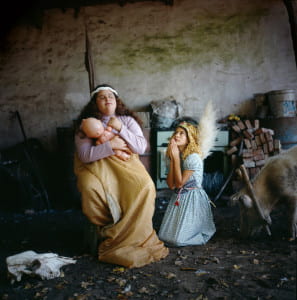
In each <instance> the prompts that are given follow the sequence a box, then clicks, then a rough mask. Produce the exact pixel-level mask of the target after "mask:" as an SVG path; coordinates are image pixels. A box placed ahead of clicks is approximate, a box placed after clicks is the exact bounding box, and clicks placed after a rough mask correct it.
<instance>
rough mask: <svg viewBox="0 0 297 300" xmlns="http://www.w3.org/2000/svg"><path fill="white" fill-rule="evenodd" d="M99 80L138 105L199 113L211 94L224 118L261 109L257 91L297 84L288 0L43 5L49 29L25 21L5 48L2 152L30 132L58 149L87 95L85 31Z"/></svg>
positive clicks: (133, 105) (137, 107)
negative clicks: (171, 102) (169, 101)
mask: <svg viewBox="0 0 297 300" xmlns="http://www.w3.org/2000/svg"><path fill="white" fill-rule="evenodd" d="M86 30H87V32H88V34H89V37H90V41H91V50H92V54H93V59H94V66H95V77H96V84H97V83H110V84H112V85H113V86H114V87H115V88H116V89H117V90H118V92H119V93H120V96H121V98H122V99H123V100H124V101H125V103H126V104H127V105H128V106H129V107H130V108H132V109H134V110H138V111H141V110H147V109H148V105H149V103H150V102H151V101H152V100H158V99H164V98H167V97H173V98H175V99H176V100H177V101H179V102H180V103H182V105H183V107H184V114H185V115H189V116H193V117H198V116H199V114H200V112H201V110H202V108H203V107H204V105H205V103H206V101H208V100H209V99H212V100H213V101H214V102H215V104H216V106H217V108H218V113H219V117H224V116H225V115H227V114H229V113H244V114H247V115H252V114H253V113H254V106H253V100H252V99H253V95H254V94H255V93H262V92H267V91H270V90H275V89H286V88H290V89H292V88H293V89H296V87H297V86H296V82H297V72H296V65H295V59H294V52H293V46H292V41H291V35H290V25H289V21H288V15H287V11H286V8H285V6H284V4H283V1H281V0H273V1H272V0H263V1H257V0H249V1H248V0H228V1H226V0H213V1H202V0H176V1H174V5H173V6H168V5H165V4H163V3H162V2H155V1H152V2H149V1H144V2H137V3H130V4H126V5H124V6H119V5H117V4H110V5H98V6H92V7H83V8H81V9H80V11H79V13H78V15H76V14H75V12H74V10H73V9H67V10H66V11H65V12H63V11H61V10H60V9H52V10H47V11H45V13H44V15H43V19H42V27H41V28H36V27H34V26H30V25H18V26H15V27H14V28H13V30H12V31H11V32H10V34H9V36H8V39H7V41H6V45H5V51H2V52H1V57H0V59H1V64H0V78H1V97H0V118H1V128H0V136H1V139H0V148H5V147H8V146H10V145H13V144H15V143H18V142H20V141H22V135H21V131H20V128H19V125H18V123H17V121H16V119H14V118H10V112H11V111H15V110H18V111H19V113H20V115H21V118H22V121H23V125H24V129H25V131H26V134H27V136H28V137H35V138H38V139H40V140H42V142H43V143H44V144H45V145H46V147H47V148H48V149H51V150H55V149H56V139H57V138H56V128H57V127H64V126H66V127H67V126H71V125H72V122H73V120H74V119H75V118H76V117H77V115H78V113H79V112H80V110H81V108H82V107H83V106H84V105H85V104H86V103H87V101H88V100H89V83H88V73H87V71H86V67H85V51H86V49H85V32H86Z"/></svg>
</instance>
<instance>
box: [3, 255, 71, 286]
mask: <svg viewBox="0 0 297 300" xmlns="http://www.w3.org/2000/svg"><path fill="white" fill-rule="evenodd" d="M6 263H7V269H8V273H9V274H10V275H12V278H13V279H12V280H11V283H14V282H15V279H16V280H17V281H20V280H21V279H22V275H23V274H29V275H31V274H34V275H38V276H40V277H41V279H52V278H55V277H59V276H60V274H61V272H60V268H61V267H63V266H64V265H67V264H74V263H76V260H73V259H71V258H68V257H63V256H59V255H58V254H55V253H41V254H38V253H36V252H34V251H31V250H29V251H24V252H21V253H19V254H16V255H12V256H9V257H7V258H6Z"/></svg>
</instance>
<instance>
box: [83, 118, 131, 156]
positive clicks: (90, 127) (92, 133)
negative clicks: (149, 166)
mask: <svg viewBox="0 0 297 300" xmlns="http://www.w3.org/2000/svg"><path fill="white" fill-rule="evenodd" d="M81 130H82V131H83V132H84V133H85V135H86V136H87V137H89V138H92V139H96V145H100V144H103V143H105V142H107V141H110V140H111V139H112V138H113V137H114V136H115V133H113V132H112V127H110V126H107V127H106V128H104V126H103V124H102V122H101V121H100V120H98V119H96V118H87V119H83V120H82V123H81ZM114 152H115V155H116V156H117V157H118V158H120V159H121V160H124V161H126V160H128V159H129V158H130V156H131V152H126V151H122V150H114Z"/></svg>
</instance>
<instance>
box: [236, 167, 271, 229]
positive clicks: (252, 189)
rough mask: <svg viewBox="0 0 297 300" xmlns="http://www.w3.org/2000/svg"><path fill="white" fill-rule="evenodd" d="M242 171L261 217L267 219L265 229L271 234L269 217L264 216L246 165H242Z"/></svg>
mask: <svg viewBox="0 0 297 300" xmlns="http://www.w3.org/2000/svg"><path fill="white" fill-rule="evenodd" d="M239 168H240V171H241V173H242V178H243V180H244V182H245V184H246V186H247V188H248V191H249V192H250V195H251V198H252V200H253V202H254V204H255V206H256V210H257V211H258V213H259V215H260V217H261V218H262V219H263V221H265V229H266V231H267V234H268V235H271V232H270V229H269V226H268V222H267V219H266V217H265V216H264V213H263V211H262V208H261V206H260V205H259V201H258V199H257V197H256V195H255V192H254V188H253V186H252V183H251V182H250V179H249V176H248V173H247V170H246V168H245V166H244V165H240V167H239Z"/></svg>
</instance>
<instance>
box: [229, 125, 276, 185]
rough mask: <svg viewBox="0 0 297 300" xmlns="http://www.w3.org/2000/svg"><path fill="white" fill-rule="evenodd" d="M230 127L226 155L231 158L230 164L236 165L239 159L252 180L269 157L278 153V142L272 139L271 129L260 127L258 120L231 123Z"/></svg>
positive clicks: (272, 132)
mask: <svg viewBox="0 0 297 300" xmlns="http://www.w3.org/2000/svg"><path fill="white" fill-rule="evenodd" d="M230 126H231V138H230V140H231V141H230V143H229V149H228V150H227V152H226V153H227V155H229V156H231V162H232V164H235V163H236V164H238V158H239V159H240V160H241V161H240V163H241V164H243V165H244V166H245V167H246V169H247V172H248V175H249V178H250V179H252V178H253V177H254V176H256V175H257V174H258V172H259V171H260V170H261V168H262V167H263V166H264V165H265V163H266V161H267V159H268V158H269V157H270V156H274V155H276V154H278V153H280V151H281V143H280V140H279V139H275V138H274V131H273V130H272V129H267V128H262V127H260V122H259V120H253V121H251V120H249V119H246V120H238V121H236V122H234V121H233V122H232V123H231V124H230ZM240 145H242V146H241V149H240ZM240 150H241V151H240Z"/></svg>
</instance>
